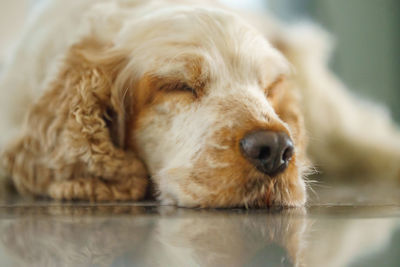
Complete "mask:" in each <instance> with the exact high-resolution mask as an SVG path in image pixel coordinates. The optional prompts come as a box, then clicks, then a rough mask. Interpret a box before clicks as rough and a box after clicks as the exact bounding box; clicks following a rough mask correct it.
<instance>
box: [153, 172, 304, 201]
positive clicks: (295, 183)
mask: <svg viewBox="0 0 400 267" xmlns="http://www.w3.org/2000/svg"><path fill="white" fill-rule="evenodd" d="M185 173H186V174H188V172H187V171H185V170H183V169H180V168H175V169H173V170H169V171H166V172H163V175H160V176H158V177H159V181H160V182H159V183H158V189H159V194H158V200H160V202H161V204H163V205H176V206H180V207H199V208H234V207H235V208H292V207H301V206H303V205H304V204H305V202H306V187H305V183H304V181H303V179H302V178H301V177H300V176H299V175H298V174H297V172H295V173H285V172H284V173H282V174H280V175H277V176H276V177H274V178H271V177H268V176H266V175H261V174H259V173H257V175H254V176H251V177H248V178H240V179H233V178H232V177H231V178H232V180H231V181H235V180H236V183H231V184H228V183H226V181H225V182H223V181H221V183H220V184H218V182H216V183H213V184H209V185H208V186H204V184H201V183H199V177H201V176H197V175H193V173H191V175H188V176H186V178H183V177H184V176H182V175H184V174H185ZM294 174H295V175H296V176H292V175H294ZM214 177H215V179H216V180H217V179H218V176H214ZM165 178H167V179H165ZM180 178H181V179H180ZM171 180H175V181H174V182H175V183H174V182H172V181H171ZM163 181H169V182H168V183H164V182H163ZM178 181H179V182H178ZM239 181H240V182H239Z"/></svg>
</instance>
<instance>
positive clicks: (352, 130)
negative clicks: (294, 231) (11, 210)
mask: <svg viewBox="0 0 400 267" xmlns="http://www.w3.org/2000/svg"><path fill="white" fill-rule="evenodd" d="M330 43H331V42H330V40H329V36H328V35H327V34H326V33H325V32H324V31H322V30H320V29H319V28H318V27H317V26H313V25H306V24H304V25H295V26H285V25H283V24H281V23H279V22H278V21H277V20H276V19H274V18H273V17H272V16H266V17H263V16H255V15H253V14H245V13H244V12H238V11H235V10H231V9H229V8H226V7H224V6H222V5H220V4H218V3H216V2H215V1H195V0H175V1H174V0H155V1H139V0H130V1H129V0H117V1H111V0H101V1H94V0H84V1H82V0H72V1H61V0H56V1H43V2H42V3H41V4H40V5H39V7H38V8H37V10H36V11H35V12H34V14H33V15H32V17H31V20H30V24H29V26H28V27H27V29H26V31H25V34H24V36H23V38H22V39H21V41H20V42H19V45H18V46H17V47H16V49H15V51H14V53H13V56H12V57H11V58H10V60H9V61H8V63H7V64H6V66H5V69H4V71H3V73H2V78H1V81H0V98H1V100H0V101H1V103H0V104H1V106H0V108H1V111H0V116H1V120H0V129H1V140H0V148H1V149H2V153H1V166H2V167H1V170H2V173H3V176H5V177H10V178H11V179H12V181H13V184H14V185H15V187H16V189H17V190H18V191H19V192H20V193H21V194H24V195H27V194H29V195H34V196H45V197H51V198H54V199H58V200H89V201H128V200H141V199H143V198H144V197H145V196H146V192H148V191H149V190H148V189H149V188H150V187H154V190H155V192H156V195H157V198H158V199H159V200H160V202H161V203H162V204H166V205H177V206H185V207H237V206H241V207H269V206H284V207H297V206H303V205H304V204H305V203H306V199H307V197H306V196H307V193H306V191H307V190H306V188H307V178H306V176H307V174H310V173H312V167H311V166H317V167H318V169H320V170H322V171H323V172H324V173H327V174H331V175H337V176H339V175H340V176H343V175H344V174H352V175H355V174H357V175H360V176H370V177H378V176H379V177H391V178H393V177H394V178H396V177H399V166H400V164H399V163H400V134H399V131H398V129H397V128H396V126H395V125H394V123H393V122H392V120H391V119H390V117H389V116H388V115H387V114H385V112H382V111H381V110H380V109H379V108H377V107H376V106H375V105H372V104H370V103H366V102H365V101H364V102H363V101H359V100H358V99H357V98H356V97H354V96H352V95H351V94H350V93H349V92H348V91H347V89H346V88H345V86H344V85H342V84H341V82H340V81H339V80H338V79H337V78H336V77H335V76H334V75H333V74H332V73H331V72H330V71H329V69H328V67H327V60H328V55H329V50H330ZM310 159H311V160H310ZM311 162H312V163H311ZM312 164H314V165H312Z"/></svg>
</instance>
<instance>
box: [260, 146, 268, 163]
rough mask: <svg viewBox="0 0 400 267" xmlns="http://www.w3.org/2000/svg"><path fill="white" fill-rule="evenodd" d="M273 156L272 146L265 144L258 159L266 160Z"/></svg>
mask: <svg viewBox="0 0 400 267" xmlns="http://www.w3.org/2000/svg"><path fill="white" fill-rule="evenodd" d="M270 156H271V148H269V147H267V146H265V147H261V149H260V154H259V155H258V157H257V158H258V159H261V160H266V159H268V158H269V157H270Z"/></svg>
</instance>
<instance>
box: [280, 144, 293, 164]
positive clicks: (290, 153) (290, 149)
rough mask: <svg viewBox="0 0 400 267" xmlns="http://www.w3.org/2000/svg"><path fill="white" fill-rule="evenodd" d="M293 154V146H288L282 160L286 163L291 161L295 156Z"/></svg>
mask: <svg viewBox="0 0 400 267" xmlns="http://www.w3.org/2000/svg"><path fill="white" fill-rule="evenodd" d="M293 152H294V149H293V146H288V147H287V148H286V149H285V151H284V152H283V155H282V160H283V161H285V162H286V161H289V160H291V159H292V157H293V154H294V153H293Z"/></svg>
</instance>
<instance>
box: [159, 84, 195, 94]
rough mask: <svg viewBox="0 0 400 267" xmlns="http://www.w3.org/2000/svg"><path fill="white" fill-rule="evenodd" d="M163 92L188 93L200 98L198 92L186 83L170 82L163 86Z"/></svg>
mask: <svg viewBox="0 0 400 267" xmlns="http://www.w3.org/2000/svg"><path fill="white" fill-rule="evenodd" d="M161 90H163V91H165V92H188V93H191V94H192V95H193V96H194V97H195V98H197V97H198V94H197V91H196V90H195V89H194V88H193V87H191V86H189V85H188V84H187V83H184V82H169V83H166V84H164V85H162V86H161Z"/></svg>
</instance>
